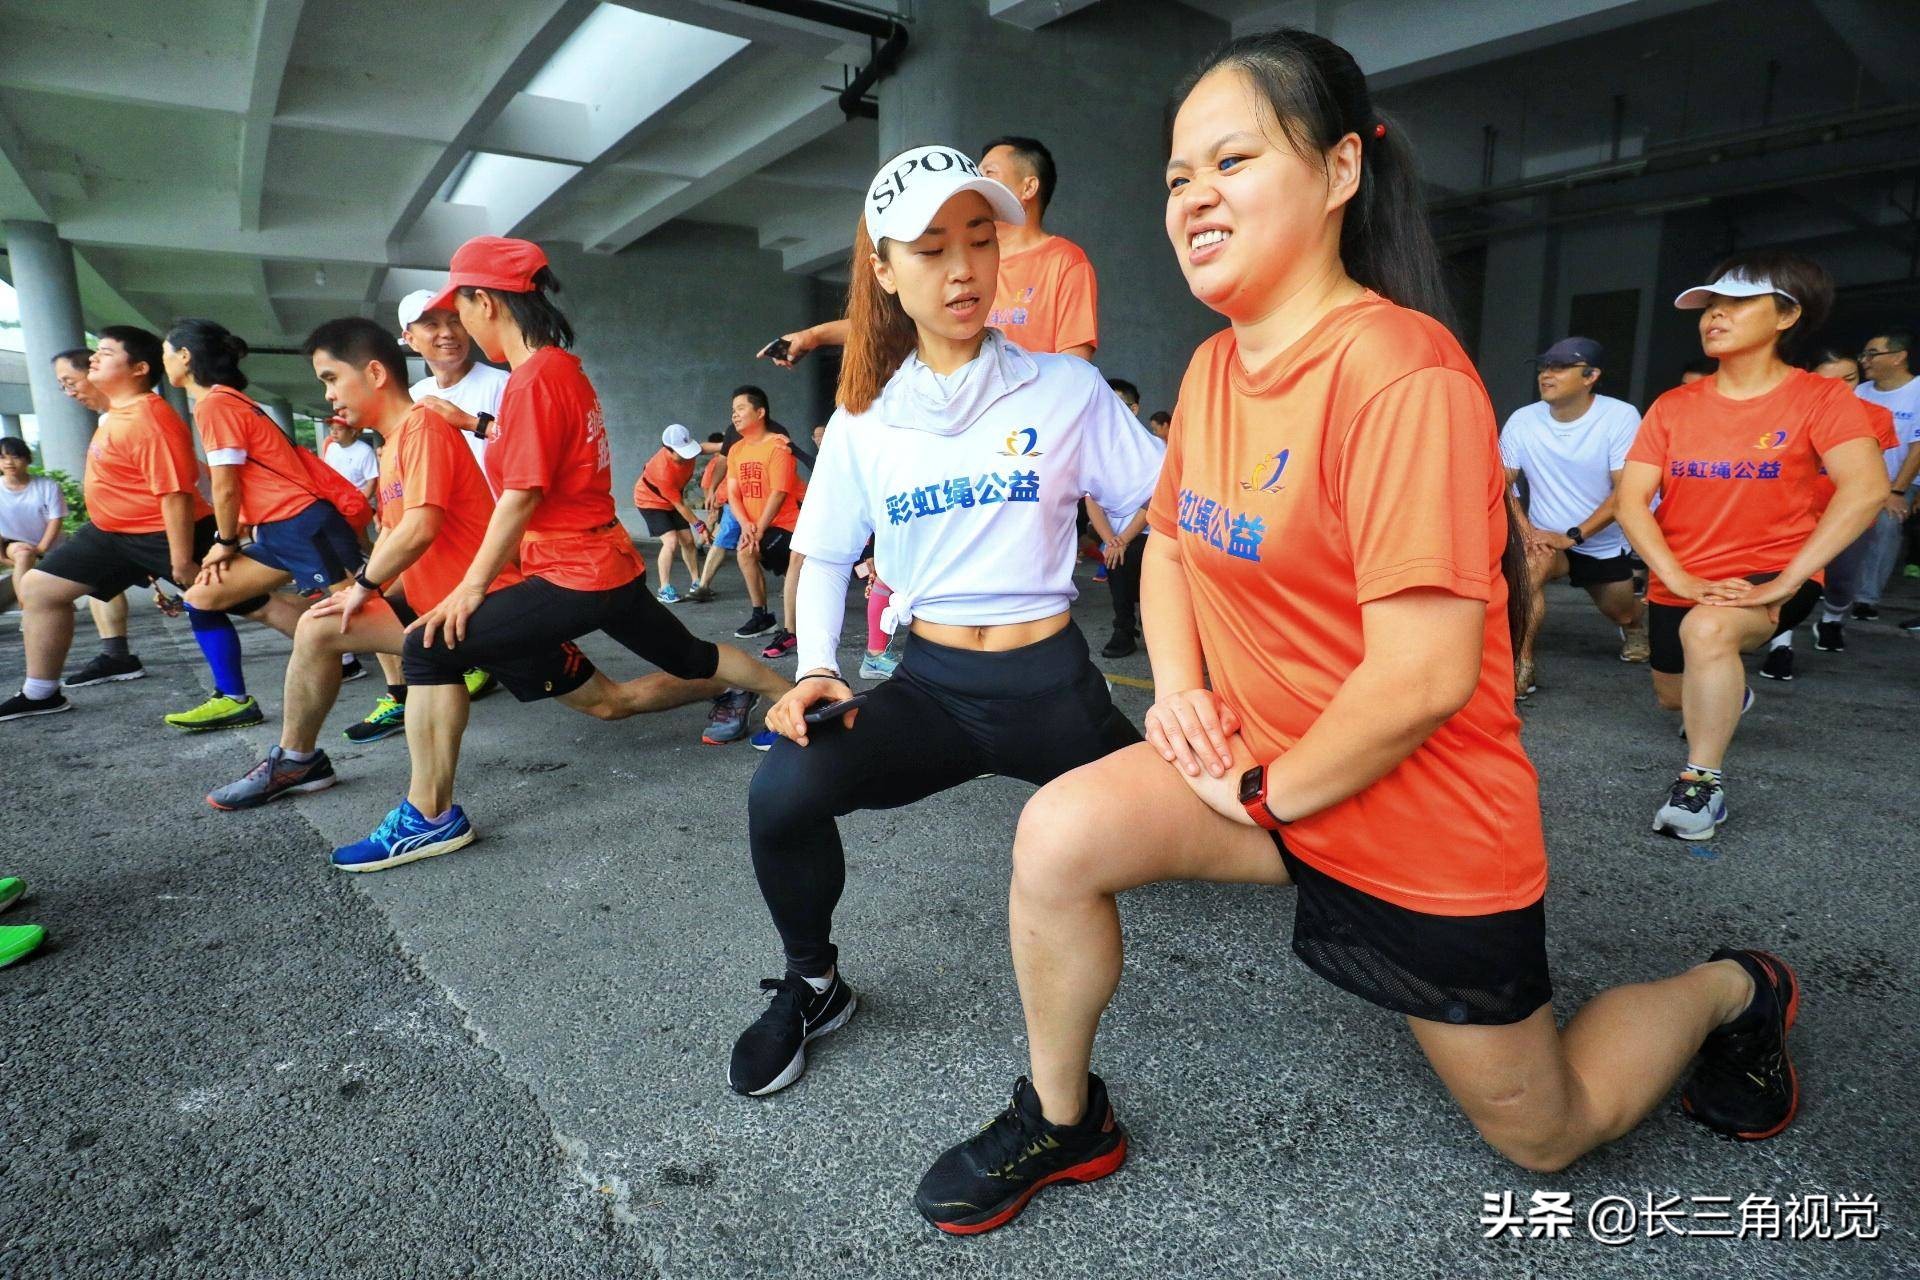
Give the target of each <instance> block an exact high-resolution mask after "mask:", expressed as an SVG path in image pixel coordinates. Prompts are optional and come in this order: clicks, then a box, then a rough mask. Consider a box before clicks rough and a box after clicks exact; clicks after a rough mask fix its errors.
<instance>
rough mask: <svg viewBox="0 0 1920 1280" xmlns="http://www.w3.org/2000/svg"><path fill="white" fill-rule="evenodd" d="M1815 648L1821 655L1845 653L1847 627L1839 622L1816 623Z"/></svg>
mask: <svg viewBox="0 0 1920 1280" xmlns="http://www.w3.org/2000/svg"><path fill="white" fill-rule="evenodd" d="M1813 647H1814V648H1815V649H1816V650H1817V651H1819V652H1820V653H1845V652H1846V651H1847V629H1846V627H1845V625H1844V624H1842V623H1838V622H1816V623H1814V624H1813Z"/></svg>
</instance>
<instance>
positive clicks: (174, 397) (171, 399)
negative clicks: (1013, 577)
mask: <svg viewBox="0 0 1920 1280" xmlns="http://www.w3.org/2000/svg"><path fill="white" fill-rule="evenodd" d="M154 390H156V391H158V392H159V393H160V394H161V395H162V396H164V397H166V401H167V403H168V404H170V405H172V406H173V411H174V412H175V413H177V414H179V415H180V420H181V421H182V422H189V423H190V422H192V421H193V404H192V402H190V401H189V400H188V399H187V393H186V391H185V389H183V388H181V387H176V386H174V385H173V384H172V383H171V382H168V381H167V380H166V379H165V378H161V379H160V385H159V386H158V387H156V388H154Z"/></svg>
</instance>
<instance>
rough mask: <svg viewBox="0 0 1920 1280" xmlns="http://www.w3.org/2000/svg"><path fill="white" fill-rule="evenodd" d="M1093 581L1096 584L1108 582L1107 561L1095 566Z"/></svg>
mask: <svg viewBox="0 0 1920 1280" xmlns="http://www.w3.org/2000/svg"><path fill="white" fill-rule="evenodd" d="M1093 580H1094V581H1095V582H1105V581H1106V580H1107V562H1106V561H1104V560H1102V561H1101V562H1100V563H1099V564H1097V565H1095V566H1093Z"/></svg>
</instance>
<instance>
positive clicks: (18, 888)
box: [0, 876, 27, 911]
mask: <svg viewBox="0 0 1920 1280" xmlns="http://www.w3.org/2000/svg"><path fill="white" fill-rule="evenodd" d="M26 896H27V882H26V881H25V880H22V879H21V878H20V877H19V876H0V911H5V910H6V909H7V908H8V907H10V906H12V905H13V904H14V903H16V902H18V901H20V899H22V898H24V897H26Z"/></svg>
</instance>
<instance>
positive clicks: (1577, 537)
mask: <svg viewBox="0 0 1920 1280" xmlns="http://www.w3.org/2000/svg"><path fill="white" fill-rule="evenodd" d="M1567 537H1568V538H1570V539H1571V540H1572V541H1573V545H1574V546H1576V547H1577V546H1579V545H1580V544H1581V543H1583V542H1585V541H1586V540H1587V535H1586V534H1584V533H1582V532H1580V526H1579V525H1575V526H1573V528H1571V529H1569V530H1567Z"/></svg>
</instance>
